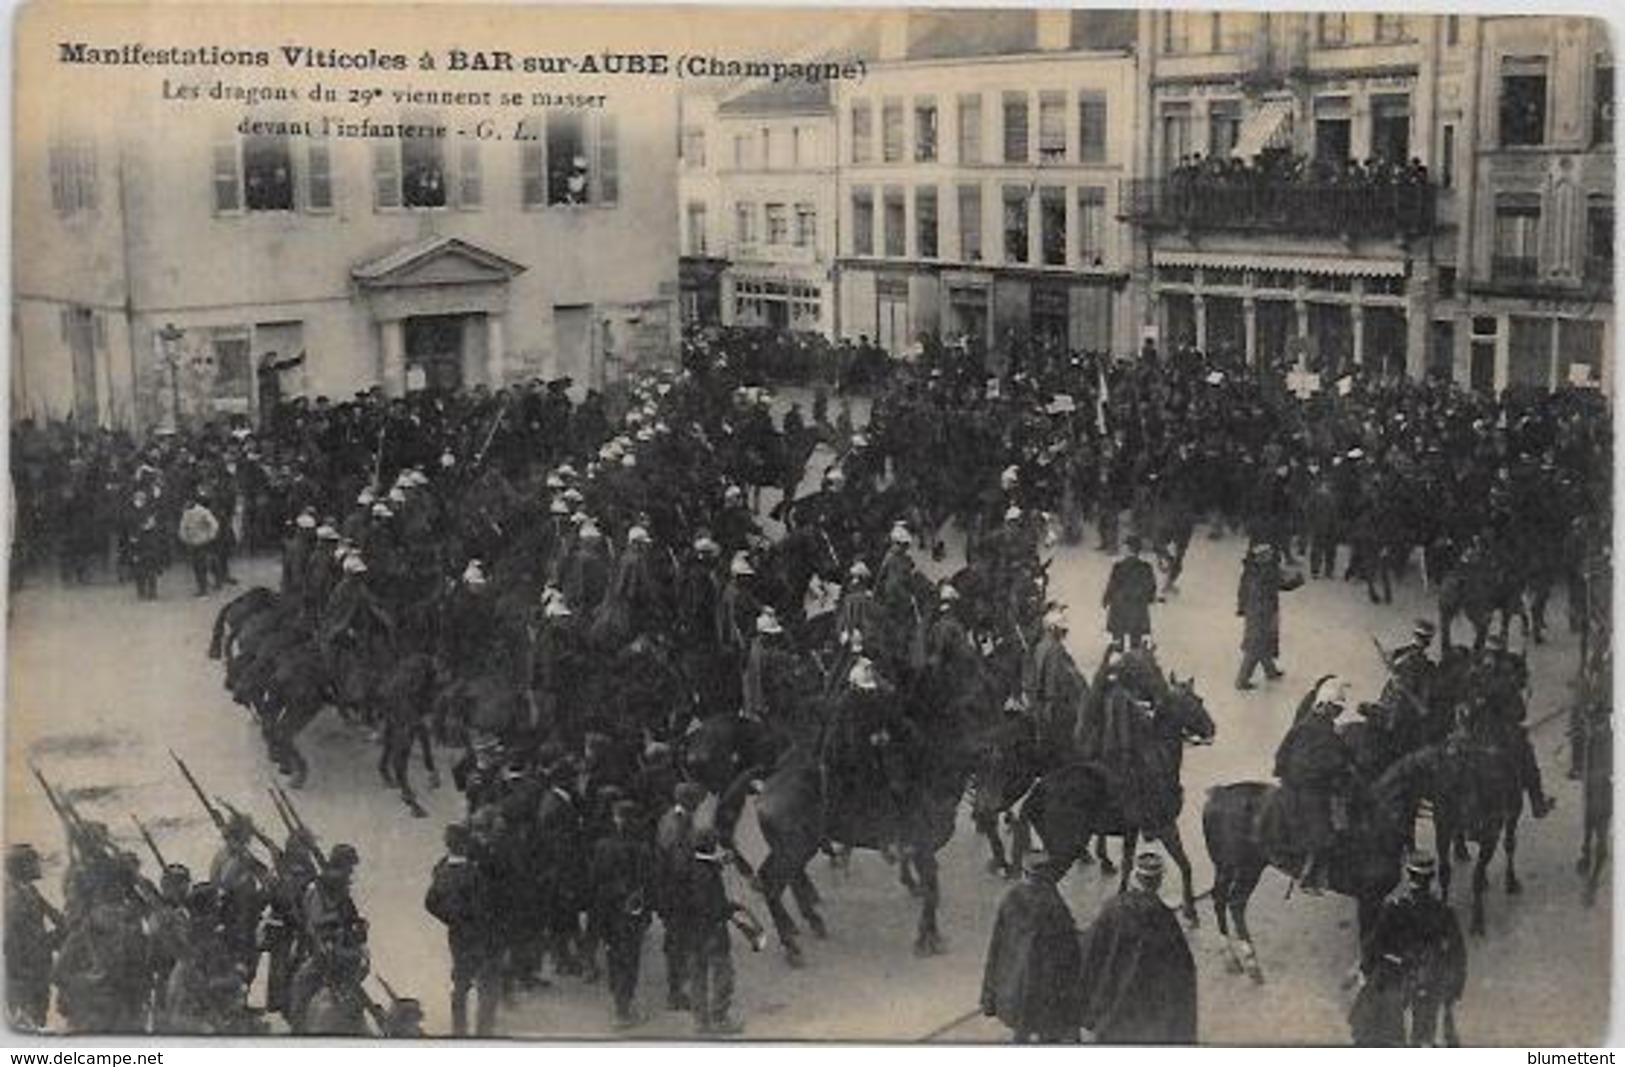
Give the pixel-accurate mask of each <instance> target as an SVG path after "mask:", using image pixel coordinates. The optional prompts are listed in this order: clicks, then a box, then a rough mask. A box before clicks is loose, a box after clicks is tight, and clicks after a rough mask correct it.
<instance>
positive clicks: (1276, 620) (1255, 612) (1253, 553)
mask: <svg viewBox="0 0 1625 1067" xmlns="http://www.w3.org/2000/svg"><path fill="white" fill-rule="evenodd" d="M1302 584H1303V575H1301V574H1288V573H1286V572H1285V571H1283V570H1282V569H1281V561H1280V557H1279V556H1278V555H1277V554H1276V551H1275V548H1274V547H1273V546H1271V545H1268V544H1263V543H1260V544H1255V545H1253V546H1252V547H1251V548H1249V549H1248V550H1247V556H1246V558H1245V559H1243V560H1242V563H1241V583H1240V585H1239V587H1238V588H1237V590H1236V614H1237V615H1239V616H1241V617H1242V618H1243V619H1244V620H1245V625H1244V626H1243V628H1242V637H1241V667H1240V668H1239V669H1238V670H1237V671H1236V688H1237V689H1251V688H1253V671H1255V670H1257V669H1258V668H1259V667H1260V666H1262V667H1263V668H1264V677H1266V678H1268V679H1270V680H1271V681H1274V680H1275V679H1277V678H1279V677H1281V673H1282V672H1281V668H1280V667H1278V666H1277V665H1276V663H1275V660H1276V657H1278V656H1279V655H1280V654H1281V594H1282V593H1287V592H1291V591H1292V590H1294V589H1296V588H1298V587H1299V586H1301V585H1302Z"/></svg>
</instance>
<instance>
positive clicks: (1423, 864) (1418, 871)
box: [1405, 852, 1439, 882]
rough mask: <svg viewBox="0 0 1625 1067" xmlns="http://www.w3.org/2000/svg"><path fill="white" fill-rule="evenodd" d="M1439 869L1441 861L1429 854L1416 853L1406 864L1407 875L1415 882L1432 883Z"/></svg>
mask: <svg viewBox="0 0 1625 1067" xmlns="http://www.w3.org/2000/svg"><path fill="white" fill-rule="evenodd" d="M1438 869H1439V861H1438V860H1436V859H1434V858H1433V855H1432V853H1429V852H1414V853H1412V854H1411V858H1410V860H1408V861H1407V862H1406V864H1405V874H1406V875H1408V876H1409V877H1410V879H1411V881H1413V882H1431V881H1432V880H1433V875H1434V874H1435V873H1436V872H1437V871H1438Z"/></svg>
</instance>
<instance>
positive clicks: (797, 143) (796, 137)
mask: <svg viewBox="0 0 1625 1067" xmlns="http://www.w3.org/2000/svg"><path fill="white" fill-rule="evenodd" d="M790 166H791V168H792V169H793V168H795V167H799V166H801V127H800V126H791V127H790Z"/></svg>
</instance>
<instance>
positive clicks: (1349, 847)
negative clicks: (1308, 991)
mask: <svg viewBox="0 0 1625 1067" xmlns="http://www.w3.org/2000/svg"><path fill="white" fill-rule="evenodd" d="M1403 785H1404V783H1403V782H1401V780H1400V779H1399V777H1398V775H1397V773H1396V771H1395V770H1392V769H1390V770H1389V771H1388V772H1386V773H1385V774H1384V775H1383V776H1382V777H1381V778H1379V779H1378V780H1377V782H1376V784H1375V785H1373V786H1372V788H1371V789H1370V790H1369V792H1368V796H1367V797H1365V798H1363V799H1364V803H1362V804H1360V805H1358V806H1357V810H1356V811H1355V813H1354V814H1355V818H1354V819H1353V825H1351V826H1350V828H1349V830H1348V831H1347V832H1345V833H1344V834H1343V835H1342V836H1341V838H1340V840H1338V842H1337V843H1336V844H1335V845H1334V846H1333V848H1332V850H1331V853H1330V855H1329V857H1328V859H1329V866H1328V870H1327V873H1328V883H1329V885H1330V887H1331V889H1332V890H1333V892H1336V893H1339V894H1341V895H1343V896H1346V897H1352V898H1353V899H1354V901H1355V904H1356V905H1357V907H1358V919H1359V925H1360V937H1361V939H1362V942H1363V940H1364V937H1365V935H1366V933H1367V932H1368V931H1369V930H1370V929H1371V923H1372V922H1373V921H1374V919H1375V918H1376V914H1377V908H1378V906H1379V905H1381V903H1382V901H1383V899H1384V898H1385V897H1387V896H1388V894H1389V893H1390V892H1392V891H1393V889H1394V887H1395V886H1396V885H1398V884H1399V877H1400V868H1401V864H1402V862H1403V859H1404V853H1405V842H1406V837H1407V829H1408V828H1407V827H1406V825H1405V823H1406V821H1407V820H1406V811H1405V798H1404V796H1403V795H1402V794H1403V789H1402V786H1403ZM1279 793H1280V787H1279V786H1276V785H1272V784H1268V783H1264V782H1237V783H1235V784H1232V785H1221V786H1215V787H1214V788H1213V789H1210V790H1208V798H1207V803H1206V804H1204V805H1203V807H1202V836H1203V837H1204V838H1205V839H1206V841H1207V851H1208V856H1209V858H1210V859H1211V860H1212V861H1213V912H1214V915H1215V916H1216V917H1217V919H1218V923H1219V932H1220V933H1222V934H1224V941H1225V948H1226V950H1227V952H1228V955H1229V959H1228V963H1229V967H1230V970H1231V971H1232V972H1234V973H1238V974H1239V973H1241V972H1242V971H1245V972H1246V973H1247V974H1249V975H1250V976H1251V977H1252V979H1253V981H1255V982H1262V981H1263V980H1264V972H1263V969H1262V968H1261V967H1260V966H1259V963H1258V954H1257V951H1256V950H1255V949H1254V947H1253V937H1252V933H1251V932H1250V931H1249V930H1248V929H1247V902H1248V900H1250V899H1251V898H1252V895H1253V890H1255V889H1257V888H1258V882H1259V879H1260V878H1262V877H1263V875H1264V871H1265V870H1267V869H1268V868H1270V867H1275V868H1276V869H1278V870H1281V871H1284V872H1286V873H1287V874H1290V875H1294V876H1296V874H1297V872H1298V871H1300V870H1301V869H1302V867H1303V856H1301V855H1297V854H1294V852H1293V851H1292V850H1291V849H1290V848H1289V847H1285V846H1283V844H1282V843H1280V842H1277V841H1276V840H1274V838H1275V836H1276V835H1274V834H1272V833H1269V832H1267V831H1266V824H1268V823H1269V822H1272V821H1273V820H1271V819H1266V818H1264V816H1266V815H1267V814H1270V812H1269V811H1268V809H1270V808H1273V806H1274V805H1275V803H1276V802H1277V800H1278V795H1279ZM1232 923H1234V925H1235V934H1234V936H1232V934H1231V931H1230V927H1231V924H1232ZM1238 941H1239V950H1238Z"/></svg>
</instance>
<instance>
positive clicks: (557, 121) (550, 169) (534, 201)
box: [520, 111, 621, 207]
mask: <svg viewBox="0 0 1625 1067" xmlns="http://www.w3.org/2000/svg"><path fill="white" fill-rule="evenodd" d="M538 125H539V124H538ZM522 147H523V150H522V151H521V153H520V186H521V189H522V195H523V199H524V204H525V206H526V207H536V206H539V205H540V204H541V203H542V200H541V198H540V195H539V194H542V193H544V192H545V195H546V203H548V204H553V205H580V204H614V203H616V202H617V201H618V200H619V199H620V191H621V189H620V140H619V130H618V128H617V126H616V122H615V117H614V116H613V115H599V116H597V117H596V119H592V120H589V117H588V116H585V115H580V114H576V113H573V112H568V111H552V112H549V113H548V115H547V120H546V136H545V137H544V138H543V139H542V140H541V141H540V142H530V143H527V144H525V145H523V146H522Z"/></svg>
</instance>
